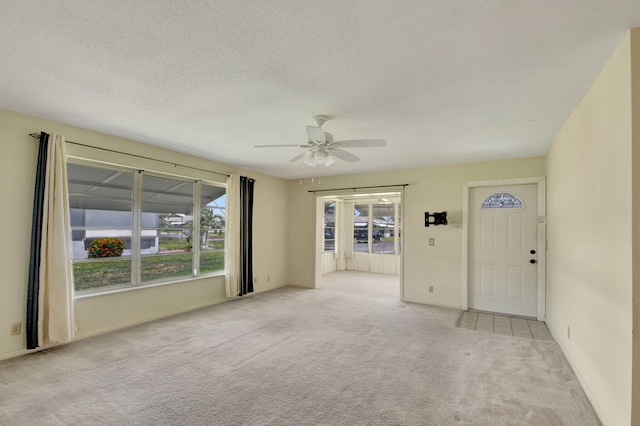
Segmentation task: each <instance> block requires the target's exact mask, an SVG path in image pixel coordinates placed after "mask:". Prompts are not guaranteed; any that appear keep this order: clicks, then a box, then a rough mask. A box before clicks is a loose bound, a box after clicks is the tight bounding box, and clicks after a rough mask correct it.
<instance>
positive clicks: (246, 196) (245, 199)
mask: <svg viewBox="0 0 640 426" xmlns="http://www.w3.org/2000/svg"><path fill="white" fill-rule="evenodd" d="M254 184H255V181H254V180H253V179H249V178H248V177H245V176H240V289H239V292H238V296H243V295H245V294H247V293H253V187H254Z"/></svg>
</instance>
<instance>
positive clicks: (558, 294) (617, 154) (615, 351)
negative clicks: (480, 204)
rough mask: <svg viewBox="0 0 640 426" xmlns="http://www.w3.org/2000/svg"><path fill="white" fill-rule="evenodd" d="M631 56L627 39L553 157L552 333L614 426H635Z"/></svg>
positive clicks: (550, 226) (550, 219) (549, 275)
mask: <svg viewBox="0 0 640 426" xmlns="http://www.w3.org/2000/svg"><path fill="white" fill-rule="evenodd" d="M630 48H631V46H630V38H629V37H626V38H625V39H624V41H623V42H622V44H621V45H620V46H619V47H618V49H617V50H616V51H615V53H614V54H613V56H612V57H611V58H610V60H609V61H608V63H607V64H606V66H605V67H604V68H603V70H602V71H601V73H600V75H599V76H598V77H597V79H596V80H595V81H594V82H593V84H592V86H591V87H590V88H589V90H588V92H587V93H586V94H585V96H584V98H583V99H582V101H581V102H580V103H579V105H578V106H577V107H576V109H575V110H574V111H573V113H572V114H571V116H570V117H569V119H568V120H567V122H566V123H565V125H564V127H563V128H562V130H561V131H560V133H559V134H558V136H557V138H556V140H555V141H554V143H553V145H552V147H551V149H550V151H549V154H548V157H547V176H548V178H547V214H548V224H547V227H548V228H547V229H548V234H547V235H548V241H549V244H548V252H547V259H548V266H547V323H548V325H549V329H550V330H551V333H552V334H553V336H554V338H555V339H556V341H557V342H558V344H559V345H560V346H561V348H562V350H563V352H564V353H565V355H566V356H567V358H568V360H569V362H570V363H571V365H572V366H573V368H574V371H575V372H576V374H577V375H578V377H579V378H580V380H581V382H582V384H583V387H584V388H585V391H586V392H587V394H588V395H589V397H590V399H591V401H592V403H593V405H594V408H595V409H596V411H597V412H598V414H599V415H600V417H601V418H602V419H603V421H604V422H605V423H608V424H612V425H629V424H631V423H630V422H631V417H630V416H631V371H632V333H631V327H632V317H633V310H632V285H631V283H632V266H633V263H632V257H631V256H632V245H631V243H632V239H631V229H632V213H631V211H632V210H631V195H632V193H631V189H632V187H631V173H632V162H631V90H630V89H631V74H630V69H631V68H630V66H631V63H630ZM569 327H570V338H569V336H568V330H567V329H568V328H569Z"/></svg>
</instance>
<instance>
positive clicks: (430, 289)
mask: <svg viewBox="0 0 640 426" xmlns="http://www.w3.org/2000/svg"><path fill="white" fill-rule="evenodd" d="M429 293H433V286H432V285H430V286H429Z"/></svg>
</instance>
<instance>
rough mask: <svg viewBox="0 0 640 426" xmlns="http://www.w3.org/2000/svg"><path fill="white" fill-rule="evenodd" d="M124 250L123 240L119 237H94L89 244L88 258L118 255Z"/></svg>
mask: <svg viewBox="0 0 640 426" xmlns="http://www.w3.org/2000/svg"><path fill="white" fill-rule="evenodd" d="M123 250H124V241H122V240H121V239H120V238H96V239H95V240H93V241H92V242H91V245H90V246H89V258H90V259H96V258H102V257H119V256H122V252H123Z"/></svg>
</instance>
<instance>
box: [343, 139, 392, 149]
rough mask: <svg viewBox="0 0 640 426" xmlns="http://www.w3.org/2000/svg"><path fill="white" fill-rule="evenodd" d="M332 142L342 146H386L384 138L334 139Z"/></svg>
mask: <svg viewBox="0 0 640 426" xmlns="http://www.w3.org/2000/svg"><path fill="white" fill-rule="evenodd" d="M334 144H336V145H338V146H340V147H343V148H374V147H378V146H387V141H385V140H384V139H352V140H348V141H335V142H334Z"/></svg>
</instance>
